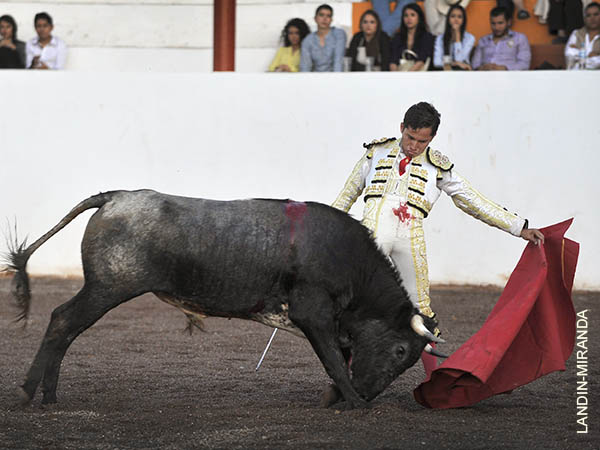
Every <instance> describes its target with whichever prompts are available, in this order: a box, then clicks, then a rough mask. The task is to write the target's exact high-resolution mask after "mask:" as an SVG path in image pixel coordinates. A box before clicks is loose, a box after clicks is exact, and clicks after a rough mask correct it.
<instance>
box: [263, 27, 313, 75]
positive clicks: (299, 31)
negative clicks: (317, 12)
mask: <svg viewBox="0 0 600 450" xmlns="http://www.w3.org/2000/svg"><path fill="white" fill-rule="evenodd" d="M308 33H310V28H308V25H307V24H306V22H305V21H304V20H302V19H298V18H296V19H292V20H290V21H288V23H286V25H285V28H284V29H283V31H282V32H281V40H282V41H283V47H279V50H277V54H276V55H275V58H274V59H273V62H272V63H271V65H270V66H269V72H298V71H299V70H300V46H301V44H302V41H303V40H304V38H305V37H306V36H307V35H308Z"/></svg>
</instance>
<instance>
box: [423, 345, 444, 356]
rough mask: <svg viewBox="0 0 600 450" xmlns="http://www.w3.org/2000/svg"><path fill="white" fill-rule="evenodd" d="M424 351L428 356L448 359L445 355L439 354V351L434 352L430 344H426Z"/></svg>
mask: <svg viewBox="0 0 600 450" xmlns="http://www.w3.org/2000/svg"><path fill="white" fill-rule="evenodd" d="M425 351H426V352H427V353H429V354H430V355H433V356H437V357H439V358H447V357H448V355H445V354H443V353H442V352H439V351H437V350H436V349H435V348H433V347H432V346H431V345H430V344H427V345H426V346H425Z"/></svg>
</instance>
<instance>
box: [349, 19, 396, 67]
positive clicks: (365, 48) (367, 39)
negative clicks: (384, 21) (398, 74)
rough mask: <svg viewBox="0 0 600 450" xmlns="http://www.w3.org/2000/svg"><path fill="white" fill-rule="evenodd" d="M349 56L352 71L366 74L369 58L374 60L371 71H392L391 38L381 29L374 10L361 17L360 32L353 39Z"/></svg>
mask: <svg viewBox="0 0 600 450" xmlns="http://www.w3.org/2000/svg"><path fill="white" fill-rule="evenodd" d="M348 56H350V58H352V63H351V67H350V70H352V71H353V72H364V71H365V70H366V66H367V62H368V61H367V58H373V59H372V65H373V67H372V69H371V70H383V71H387V70H390V57H391V47H390V38H389V37H388V35H387V34H385V33H384V32H383V30H382V29H381V22H380V20H379V16H378V15H377V13H376V12H375V11H373V10H372V9H369V10H368V11H365V12H364V13H363V15H362V16H361V17H360V31H359V32H358V33H356V34H355V35H354V36H353V37H352V41H351V42H350V47H349V48H348Z"/></svg>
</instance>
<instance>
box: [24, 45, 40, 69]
mask: <svg viewBox="0 0 600 450" xmlns="http://www.w3.org/2000/svg"><path fill="white" fill-rule="evenodd" d="M36 50H37V49H36V48H35V47H34V45H33V43H32V42H31V41H27V44H25V68H26V69H29V67H31V62H32V61H33V57H34V56H37V55H38V54H39V53H38V52H37V51H36Z"/></svg>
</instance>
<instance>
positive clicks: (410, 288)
mask: <svg viewBox="0 0 600 450" xmlns="http://www.w3.org/2000/svg"><path fill="white" fill-rule="evenodd" d="M375 241H376V242H377V244H378V245H379V248H380V249H381V250H382V252H383V253H384V254H385V255H386V256H388V257H389V258H391V260H392V261H393V263H394V265H395V266H396V269H397V270H398V272H399V273H400V277H401V279H402V284H403V286H404V288H405V289H406V291H407V292H408V296H409V298H410V300H411V301H412V303H413V304H414V305H415V307H417V308H419V310H420V311H421V313H423V314H424V315H426V316H428V317H432V316H433V311H432V310H431V307H430V299H429V273H428V268H427V250H426V247H425V234H424V232H423V219H422V218H421V217H414V216H413V215H412V208H410V207H408V206H407V205H406V204H405V203H403V202H402V199H401V197H399V196H396V195H387V196H386V197H385V198H384V199H383V204H382V205H381V209H380V212H379V215H378V220H377V225H376V228H375Z"/></svg>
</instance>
